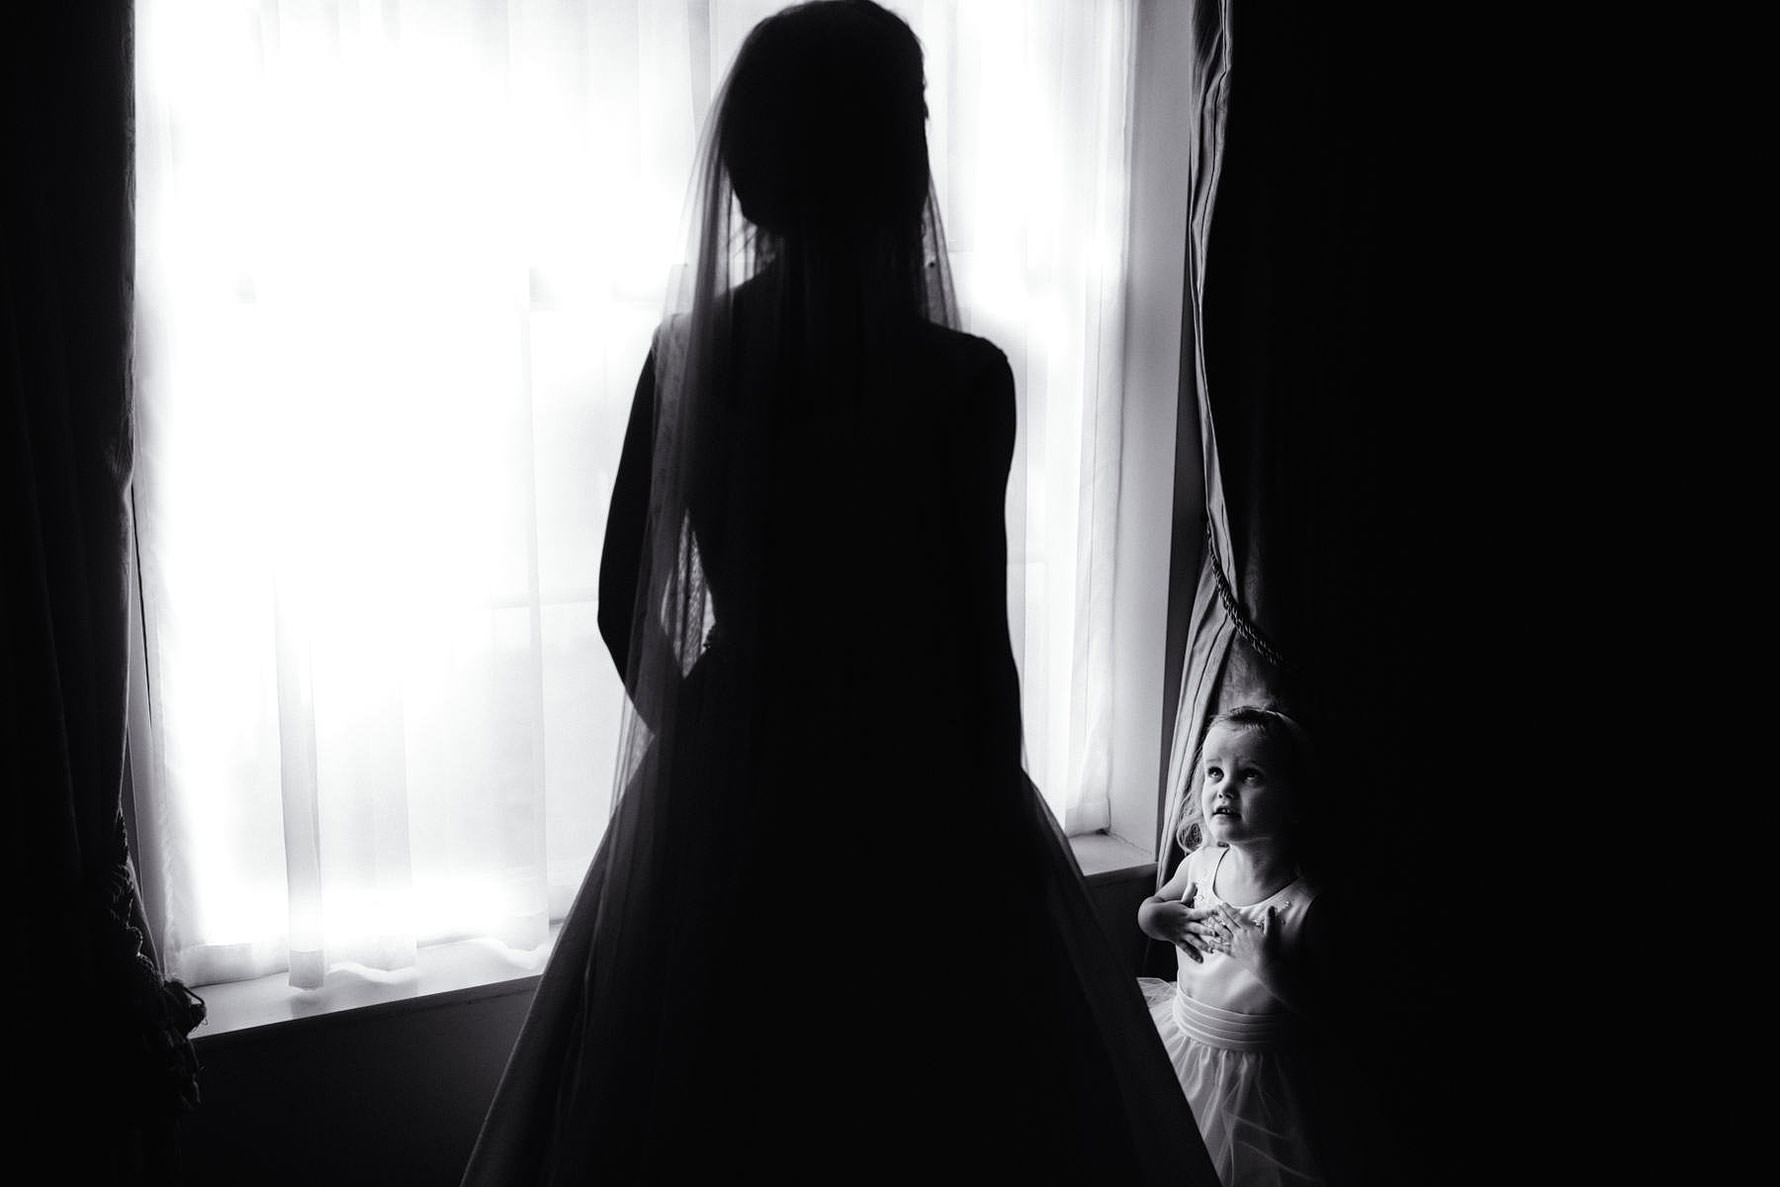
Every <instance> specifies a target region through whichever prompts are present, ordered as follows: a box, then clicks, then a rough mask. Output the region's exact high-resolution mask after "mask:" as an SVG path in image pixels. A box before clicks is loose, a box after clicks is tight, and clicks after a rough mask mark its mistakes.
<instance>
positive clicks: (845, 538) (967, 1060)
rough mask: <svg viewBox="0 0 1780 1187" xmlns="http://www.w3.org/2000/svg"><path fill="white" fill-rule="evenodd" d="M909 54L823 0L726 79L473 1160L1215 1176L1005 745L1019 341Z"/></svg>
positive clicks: (780, 19)
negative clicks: (618, 732) (539, 964)
mask: <svg viewBox="0 0 1780 1187" xmlns="http://www.w3.org/2000/svg"><path fill="white" fill-rule="evenodd" d="M924 86H925V82H924V77H923V66H922V55H921V47H920V43H919V42H918V41H917V40H916V38H915V36H914V34H913V33H912V31H911V30H910V29H909V28H908V26H907V25H906V24H904V23H903V22H902V21H901V20H900V19H899V18H897V17H896V16H894V15H892V14H890V13H889V12H887V11H885V10H884V9H882V8H879V7H878V6H877V5H875V4H871V3H868V2H866V0H821V2H818V3H810V4H804V5H800V6H797V7H794V8H790V9H787V10H785V11H784V12H781V13H779V14H778V15H776V16H773V17H770V18H768V19H767V20H765V21H763V22H761V24H760V25H758V26H757V27H756V28H755V29H754V30H753V32H752V33H750V35H749V36H748V38H747V39H746V41H745V42H744V44H743V45H742V47H741V50H740V52H739V54H738V56H737V58H736V61H735V65H734V67H733V68H732V70H731V72H730V75H729V78H728V80H727V82H726V83H725V85H724V88H723V90H722V92H721V94H720V95H719V97H718V98H717V100H716V102H715V104H714V107H713V111H714V113H715V114H714V118H713V120H712V122H711V125H710V127H709V128H708V129H707V133H706V140H705V146H704V150H703V160H702V165H701V173H700V176H699V179H698V182H699V184H698V201H699V206H698V208H697V217H696V220H695V234H696V240H697V242H696V244H695V254H694V258H693V263H692V265H691V266H690V268H689V269H688V271H687V273H686V275H685V276H684V278H683V281H682V283H681V284H680V285H679V286H678V288H677V291H676V292H675V294H674V295H673V297H672V299H671V302H670V304H671V312H670V314H669V316H668V317H666V318H665V319H664V321H663V323H662V325H661V327H660V329H659V330H658V331H657V333H656V336H655V342H654V345H653V348H652V349H651V351H650V354H649V358H648V360H647V361H646V362H645V364H644V365H643V370H642V376H641V378H640V380H639V382H638V384H637V389H636V396H635V401H634V404H633V407H632V413H631V418H630V424H629V428H628V430H627V432H626V435H625V440H624V449H623V455H622V461H621V463H620V468H619V474H618V479H617V483H616V486H615V489H614V491H613V496H612V506H611V511H610V515H609V519H608V527H607V533H606V541H605V551H604V557H603V561H602V567H601V574H600V627H601V632H602V634H603V635H604V637H605V639H606V642H607V645H608V647H609V648H610V650H611V652H612V657H613V659H614V661H615V662H616V663H617V665H618V667H619V669H620V670H621V671H622V672H623V673H624V678H625V686H626V690H627V692H628V694H629V707H628V709H627V713H626V721H625V726H624V735H623V743H622V745H621V754H620V759H619V771H618V780H619V782H618V795H617V797H616V801H615V806H614V809H613V815H612V819H611V821H610V823H609V826H608V829H607V832H606V836H605V839H604V841H603V843H602V845H601V848H600V850H599V852H598V854H597V855H596V857H595V859H594V861H593V864H592V866H591V867H590V869H589V870H588V873H587V876H586V879H585V881H584V882H583V884H582V887H581V890H580V892H579V894H578V896H577V898H576V900H575V903H574V906H573V908H572V909H571V911H570V913H569V916H568V918H567V920H566V922H565V923H564V925H563V928H562V931H561V934H560V935H559V937H558V940H557V944H556V947H555V949H554V951H553V954H552V956H551V959H550V962H549V964H548V966H547V968H546V970H545V972H544V975H543V977H542V980H541V982H540V985H539V988H538V991H537V995H536V997H535V998H534V1000H533V1003H532V1007H531V1011H530V1013H529V1015H528V1017H527V1019H526V1022H525V1024H524V1027H523V1028H522V1030H521V1033H520V1036H519V1039H518V1042H517V1044H516V1046H515V1049H514V1051H513V1053H512V1056H511V1058H510V1060H509V1062H508V1065H507V1068H506V1070H505V1073H504V1075H503V1077H502V1080H501V1084H500V1087H499V1089H498V1091H497V1093H496V1096H495V1099H494V1102H493V1104H492V1106H491V1107H490V1110H489V1113H488V1116H487V1118H486V1120H485V1122H484V1125H483V1129H482V1132H481V1135H480V1137H479V1139H478V1141H477V1144H476V1148H475V1151H474V1152H473V1154H472V1156H471V1160H470V1165H469V1167H468V1170H467V1172H466V1175H465V1179H464V1182H465V1183H466V1184H518V1183H526V1184H529V1183H579V1182H586V1181H590V1180H598V1181H602V1182H612V1183H642V1182H660V1183H678V1182H692V1181H696V1180H697V1179H699V1178H702V1177H704V1176H709V1175H713V1174H719V1175H723V1176H725V1177H726V1178H727V1177H737V1178H740V1179H742V1180H744V1181H754V1180H756V1179H760V1180H764V1181H771V1182H804V1181H814V1182H823V1183H848V1182H857V1181H869V1182H901V1181H909V1180H912V1179H914V1178H915V1177H916V1176H920V1177H923V1178H925V1177H928V1176H931V1175H933V1174H943V1175H944V1176H945V1177H946V1178H948V1179H955V1180H959V1181H978V1180H988V1179H993V1180H995V1181H1003V1180H1005V1181H1009V1182H1070V1183H1097V1184H1098V1183H1105V1184H1121V1183H1168V1184H1170V1185H1171V1187H1177V1185H1179V1184H1192V1183H1203V1184H1207V1185H1210V1184H1214V1183H1215V1182H1216V1179H1215V1176H1214V1175H1213V1173H1212V1170H1211V1167H1210V1163H1209V1161H1208V1159H1207V1158H1206V1155H1205V1153H1204V1150H1203V1147H1202V1146H1201V1145H1200V1144H1199V1139H1198V1133H1197V1129H1196V1128H1195V1126H1194V1124H1193V1120H1192V1117H1191V1115H1190V1114H1189V1112H1188V1109H1187V1106H1186V1103H1185V1100H1184V1098H1183V1097H1182V1094H1181V1091H1180V1087H1179V1085H1178V1084H1177V1082H1176V1081H1175V1078H1174V1075H1173V1071H1172V1068H1171V1067H1170V1065H1169V1063H1168V1061H1167V1057H1166V1055H1165V1054H1164V1052H1163V1050H1162V1047H1161V1044H1160V1041H1159V1040H1158V1038H1157V1036H1156V1032H1155V1029H1154V1027H1153V1026H1152V1025H1151V1024H1150V1021H1149V1015H1148V1012H1147V1010H1146V1008H1145V1006H1144V1003H1143V1000H1142V998H1141V996H1140V994H1139V992H1138V990H1137V986H1136V982H1135V980H1134V979H1133V977H1132V976H1130V975H1129V974H1128V973H1127V971H1126V970H1125V969H1123V968H1122V967H1120V965H1119V962H1118V960H1117V958H1116V956H1115V955H1114V953H1113V950H1112V948H1111V946H1110V944H1109V942H1108V940H1107V939H1106V937H1105V936H1104V935H1103V934H1102V933H1101V931H1100V925H1099V923H1098V921H1097V919H1096V917H1095V916H1094V914H1093V912H1092V910H1091V907H1090V905H1089V902H1088V900H1087V897H1086V894H1085V890H1084V887H1083V884H1082V881H1081V875H1080V872H1079V870H1078V868H1077V867H1076V865H1075V862H1074V859H1073V858H1072V856H1071V855H1070V852H1069V849H1068V847H1067V844H1066V842H1065V841H1064V839H1063V837H1062V834H1061V832H1060V830H1059V829H1058V828H1057V826H1056V823H1055V821H1054V820H1053V818H1052V817H1051V815H1050V813H1049V811H1048V809H1047V808H1046V807H1045V805H1044V803H1043V801H1042V800H1041V799H1040V798H1039V796H1038V794H1037V792H1036V791H1035V789H1034V788H1033V787H1032V785H1031V783H1030V782H1029V781H1028V780H1027V778H1026V776H1025V773H1024V771H1023V769H1022V759H1021V753H1022V739H1021V732H1020V728H1021V727H1020V699H1019V684H1018V675H1017V673H1016V670H1015V666H1014V659H1013V654H1012V650H1011V647H1010V643H1009V633H1008V618H1007V544H1006V534H1005V526H1004V501H1005V497H1006V484H1007V479H1008V472H1009V466H1010V460H1011V456H1012V450H1013V441H1014V414H1015V408H1014V386H1013V376H1012V373H1011V371H1010V369H1009V366H1008V362H1007V359H1006V357H1005V356H1004V355H1003V354H1002V352H1001V351H1000V350H999V349H997V348H996V347H995V346H993V345H992V344H990V343H989V342H987V341H985V340H983V339H981V338H977V337H973V336H970V335H968V334H964V333H961V332H959V331H958V330H956V329H955V328H954V327H955V325H956V315H955V310H954V307H953V301H952V293H951V286H950V282H949V274H948V271H947V266H946V257H945V251H944V243H943V240H942V237H941V232H940V222H939V218H938V214H937V210H936V209H935V206H934V202H933V197H932V193H931V184H930V177H929V172H928V163H927V141H926V127H925V122H926V104H925V100H924V97H923V91H924ZM912 819H918V820H919V821H920V822H921V823H920V824H919V825H918V826H917V825H914V824H912V823H911V820H912Z"/></svg>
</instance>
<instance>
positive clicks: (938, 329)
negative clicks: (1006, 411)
mask: <svg viewBox="0 0 1780 1187" xmlns="http://www.w3.org/2000/svg"><path fill="white" fill-rule="evenodd" d="M917 344H918V346H919V347H920V353H921V354H923V355H924V356H926V359H927V360H928V362H929V365H931V366H933V367H935V368H936V369H937V370H939V371H940V372H942V373H943V374H945V375H946V376H948V377H949V378H951V379H952V380H953V381H954V382H955V383H957V384H959V385H960V386H964V387H969V388H972V389H977V390H983V389H987V391H988V393H989V394H990V395H992V396H993V395H999V394H1002V393H1003V392H1004V391H1005V393H1006V394H1007V395H1009V396H1011V395H1012V393H1013V368H1012V366H1011V365H1010V364H1009V363H1008V358H1007V354H1006V353H1005V352H1004V351H1003V350H1002V349H1001V347H999V346H997V345H995V343H993V342H991V341H989V339H987V338H982V337H978V336H977V335H975V334H969V333H966V332H964V331H963V330H953V329H948V328H946V327H945V326H940V325H934V324H932V323H930V322H928V323H923V324H922V326H921V329H920V332H919V334H918V337H917Z"/></svg>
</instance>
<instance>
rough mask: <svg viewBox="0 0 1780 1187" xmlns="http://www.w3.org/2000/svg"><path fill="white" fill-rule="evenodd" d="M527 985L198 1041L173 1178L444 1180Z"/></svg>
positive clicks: (477, 1118) (519, 1017)
mask: <svg viewBox="0 0 1780 1187" xmlns="http://www.w3.org/2000/svg"><path fill="white" fill-rule="evenodd" d="M536 985H537V978H535V977H527V978H523V979H521V980H516V981H505V982H501V983H499V984H495V985H489V986H484V987H481V988H478V989H469V990H461V991H458V992H455V993H442V994H436V995H434V996H431V997H426V998H420V999H416V1000H414V1001H405V1002H392V1003H388V1004H386V1005H379V1006H368V1007H365V1008H363V1009H359V1010H347V1011H342V1012H340V1013H337V1014H327V1015H322V1016H319V1017H315V1018H303V1019H297V1020H294V1021H291V1022H286V1023H280V1024H277V1025H274V1026H263V1027H258V1028H255V1029H253V1030H242V1031H234V1032H231V1033H228V1034H222V1035H216V1036H214V1037H211V1038H201V1039H199V1040H198V1042H197V1047H198V1058H199V1059H200V1060H201V1061H202V1064H203V1070H202V1073H201V1076H200V1086H201V1091H202V1093H203V1101H202V1103H201V1104H200V1106H199V1107H198V1108H197V1109H196V1110H194V1111H193V1112H191V1113H189V1114H187V1115H186V1117H185V1118H184V1120H183V1121H182V1123H181V1126H180V1135H179V1136H180V1163H181V1171H182V1176H181V1179H182V1182H185V1183H188V1184H194V1185H196V1184H206V1185H208V1184H216V1185H218V1187H222V1185H224V1184H227V1185H230V1187H246V1185H250V1184H251V1185H254V1187H267V1185H271V1184H278V1183H307V1184H317V1183H325V1184H330V1185H343V1184H354V1183H377V1184H398V1183H399V1184H404V1185H412V1187H427V1185H430V1184H440V1185H445V1184H455V1183H456V1182H457V1181H458V1178H459V1176H460V1175H461V1174H462V1172H463V1166H464V1163H465V1162H466V1161H467V1160H468V1158H469V1156H470V1147H471V1146H472V1145H474V1144H475V1141H476V1131H477V1128H478V1127H479V1126H480V1125H481V1123H482V1114H483V1112H484V1111H485V1110H486V1109H487V1107H488V1102H489V1100H490V1099H491V1098H492V1097H493V1095H494V1088H495V1084H496V1083H497V1082H498V1080H499V1079H500V1074H501V1068H502V1067H503V1066H504V1065H505V1063H506V1059H507V1052H508V1051H509V1050H510V1049H511V1048H512V1045H513V1040H514V1038H515V1037H516V1036H517V1035H518V1033H519V1026H520V1023H521V1022H522V1021H524V1019H525V1011H526V1007H527V1006H528V1005H530V1003H531V998H532V991H533V989H534V988H535V987H536Z"/></svg>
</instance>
